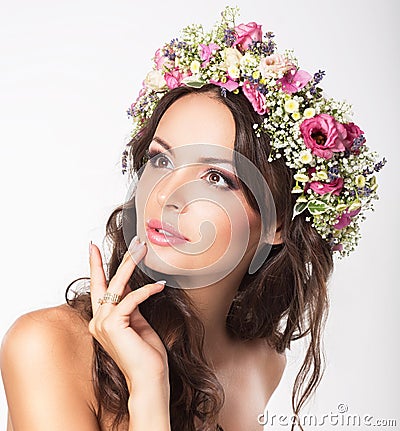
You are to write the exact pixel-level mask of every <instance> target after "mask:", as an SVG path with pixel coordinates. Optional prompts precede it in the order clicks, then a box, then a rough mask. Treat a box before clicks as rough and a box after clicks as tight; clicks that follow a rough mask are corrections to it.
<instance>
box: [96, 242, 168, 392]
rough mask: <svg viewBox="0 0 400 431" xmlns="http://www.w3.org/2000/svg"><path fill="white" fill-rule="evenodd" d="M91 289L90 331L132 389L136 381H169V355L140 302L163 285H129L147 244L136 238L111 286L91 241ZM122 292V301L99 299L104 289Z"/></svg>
mask: <svg viewBox="0 0 400 431" xmlns="http://www.w3.org/2000/svg"><path fill="white" fill-rule="evenodd" d="M90 247H91V253H90V257H89V261H90V291H91V299H92V309H93V318H92V320H91V321H90V322H89V332H90V333H91V334H92V336H93V337H94V338H96V340H97V341H98V342H99V343H100V344H101V345H102V346H103V348H104V349H105V350H106V351H107V353H108V354H109V355H110V356H111V357H112V358H113V360H114V361H115V362H116V364H117V365H118V367H119V368H120V370H121V371H122V372H123V374H124V376H125V378H126V381H127V385H128V389H129V392H130V393H132V392H131V389H132V386H133V385H137V384H139V385H141V386H144V385H145V384H149V383H150V382H151V381H154V382H155V383H157V384H158V383H162V382H166V383H167V386H168V358H167V352H166V350H165V347H164V345H163V343H162V341H161V339H160V338H159V336H158V334H157V333H156V332H155V331H154V329H153V328H152V327H151V326H150V324H149V323H148V322H147V321H146V319H145V318H144V317H143V315H142V314H141V313H140V311H139V308H138V305H139V304H140V303H142V302H143V301H145V300H146V299H147V298H149V296H150V295H153V294H155V293H158V292H160V291H161V290H162V289H163V288H164V284H162V283H154V284H146V285H144V286H143V287H140V288H139V289H137V290H134V291H131V289H130V288H129V285H128V281H129V278H130V276H131V275H132V273H133V271H134V269H135V267H136V264H137V263H138V262H139V261H140V260H141V259H142V258H143V257H144V256H145V254H146V246H145V244H144V242H141V243H139V242H138V240H137V239H136V238H134V239H133V240H132V242H131V244H130V245H129V248H128V251H127V252H126V253H125V255H124V257H123V260H122V262H121V264H120V266H119V267H118V269H117V271H116V273H115V275H114V277H112V279H111V280H110V282H109V285H108V288H107V283H106V277H105V274H104V270H103V265H102V258H101V254H100V250H99V249H98V248H97V246H95V245H94V244H91V246H90ZM106 292H107V293H115V294H118V295H121V296H122V297H123V299H122V300H121V302H120V303H119V304H114V303H103V304H101V305H100V304H99V303H98V300H99V299H100V298H102V297H103V295H104V294H105V293H106Z"/></svg>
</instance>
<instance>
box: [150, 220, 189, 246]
mask: <svg viewBox="0 0 400 431" xmlns="http://www.w3.org/2000/svg"><path fill="white" fill-rule="evenodd" d="M146 224H147V226H146V234H147V237H148V238H149V241H150V242H152V243H153V244H157V245H161V246H170V245H175V244H183V243H185V242H188V241H189V240H188V239H187V238H186V237H185V236H183V235H182V234H181V233H180V232H178V231H177V230H176V229H175V228H174V227H173V226H172V225H170V224H169V223H162V222H161V221H160V220H157V219H150V220H148V221H147V223H146Z"/></svg>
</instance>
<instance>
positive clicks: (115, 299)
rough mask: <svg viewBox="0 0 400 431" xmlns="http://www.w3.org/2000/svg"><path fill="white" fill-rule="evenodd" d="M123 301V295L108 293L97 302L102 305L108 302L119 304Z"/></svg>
mask: <svg viewBox="0 0 400 431" xmlns="http://www.w3.org/2000/svg"><path fill="white" fill-rule="evenodd" d="M121 299H122V297H121V295H118V294H116V293H110V292H106V293H105V294H104V296H103V297H102V298H99V299H98V301H97V302H98V303H99V304H100V305H102V304H105V303H106V302H108V303H109V304H118V303H119V302H121Z"/></svg>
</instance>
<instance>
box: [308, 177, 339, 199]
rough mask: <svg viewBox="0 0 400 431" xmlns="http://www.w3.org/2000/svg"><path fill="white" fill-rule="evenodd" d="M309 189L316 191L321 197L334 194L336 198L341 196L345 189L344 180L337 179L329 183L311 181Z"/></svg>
mask: <svg viewBox="0 0 400 431" xmlns="http://www.w3.org/2000/svg"><path fill="white" fill-rule="evenodd" d="M309 188H310V189H311V190H314V192H315V193H318V194H319V195H324V194H326V193H332V194H334V195H336V196H339V195H340V192H341V191H342V188H343V178H340V177H338V178H335V179H334V180H332V181H330V182H329V183H321V182H319V181H311V183H310V184H309Z"/></svg>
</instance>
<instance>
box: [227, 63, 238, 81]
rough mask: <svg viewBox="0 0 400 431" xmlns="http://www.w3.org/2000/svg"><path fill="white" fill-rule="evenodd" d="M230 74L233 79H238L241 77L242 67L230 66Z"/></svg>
mask: <svg viewBox="0 0 400 431" xmlns="http://www.w3.org/2000/svg"><path fill="white" fill-rule="evenodd" d="M228 74H229V76H230V77H231V78H232V79H237V78H239V77H240V69H239V68H238V67H237V66H230V67H228Z"/></svg>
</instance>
